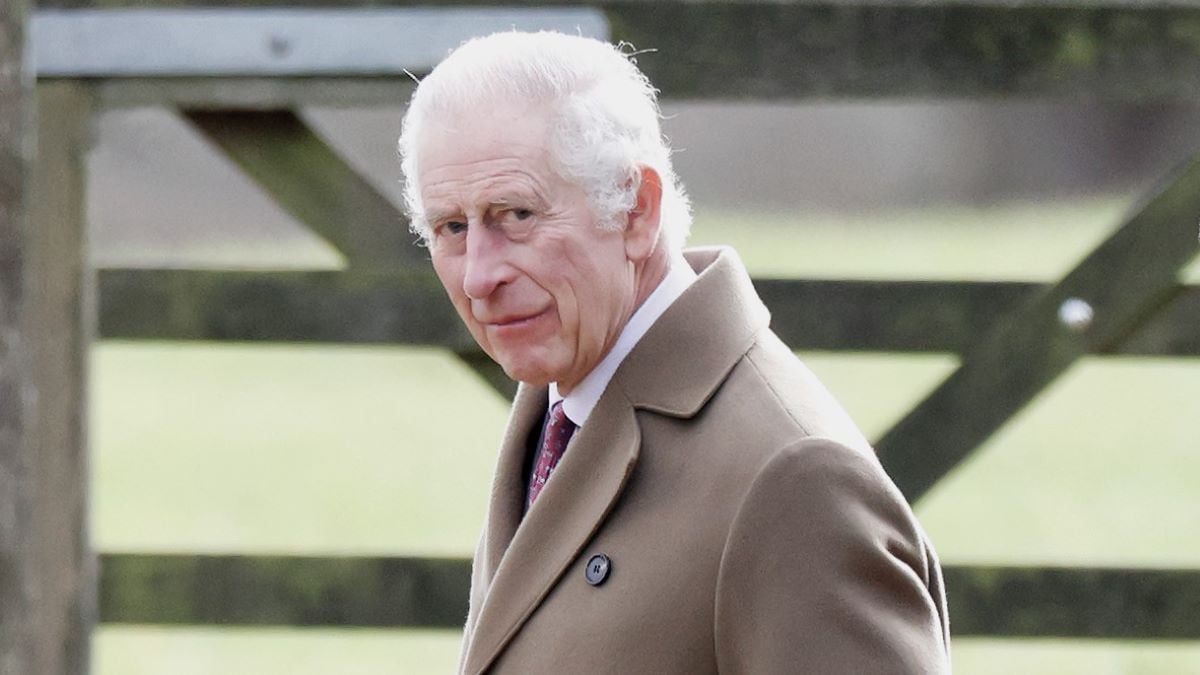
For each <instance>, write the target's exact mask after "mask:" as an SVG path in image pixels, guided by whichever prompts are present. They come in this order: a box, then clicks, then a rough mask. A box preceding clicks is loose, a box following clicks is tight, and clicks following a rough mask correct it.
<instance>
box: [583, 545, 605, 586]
mask: <svg viewBox="0 0 1200 675" xmlns="http://www.w3.org/2000/svg"><path fill="white" fill-rule="evenodd" d="M610 571H612V561H611V560H609V559H608V556H606V555H604V554H603V553H597V554H596V555H594V556H592V557H591V558H590V559H589V560H588V563H587V568H585V569H584V570H583V576H584V577H585V578H586V579H587V582H588V583H589V584H591V585H593V586H599V585H600V584H602V583H604V580H605V579H607V578H608V573H609V572H610Z"/></svg>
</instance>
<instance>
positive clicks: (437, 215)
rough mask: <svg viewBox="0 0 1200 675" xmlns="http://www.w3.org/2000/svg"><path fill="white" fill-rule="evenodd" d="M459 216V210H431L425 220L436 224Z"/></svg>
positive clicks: (427, 212)
mask: <svg viewBox="0 0 1200 675" xmlns="http://www.w3.org/2000/svg"><path fill="white" fill-rule="evenodd" d="M456 215H458V209H439V208H434V209H429V210H427V211H426V212H425V220H426V221H427V222H430V223H436V222H438V221H439V220H446V219H447V218H453V217H454V216H456Z"/></svg>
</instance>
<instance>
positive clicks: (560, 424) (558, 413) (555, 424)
mask: <svg viewBox="0 0 1200 675" xmlns="http://www.w3.org/2000/svg"><path fill="white" fill-rule="evenodd" d="M563 428H570V429H571V430H572V431H574V429H575V423H574V422H572V421H571V419H570V418H569V417H567V411H565V410H563V402H562V401H559V402H557V403H555V404H554V405H552V406H550V420H549V422H548V423H547V424H546V432H547V435H548V434H549V432H550V431H558V430H560V429H563Z"/></svg>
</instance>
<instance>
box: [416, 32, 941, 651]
mask: <svg viewBox="0 0 1200 675" xmlns="http://www.w3.org/2000/svg"><path fill="white" fill-rule="evenodd" d="M400 147H401V153H402V157H403V163H404V170H405V174H406V177H407V183H406V197H407V200H408V205H409V210H410V212H411V216H412V222H413V226H414V229H415V230H416V231H417V232H418V233H420V234H421V236H422V237H423V238H424V240H425V241H426V243H427V245H428V247H429V253H430V256H431V258H432V260H433V266H434V269H435V270H436V272H437V275H438V278H439V279H441V281H442V283H443V284H444V285H445V287H446V292H447V293H448V294H449V296H450V300H451V301H452V302H453V304H454V307H455V309H456V310H457V311H458V314H459V316H460V317H461V318H462V320H463V322H464V323H465V324H466V326H467V328H468V329H469V330H470V332H471V334H472V335H473V336H474V338H475V339H476V340H477V341H478V342H479V345H480V346H481V347H482V348H483V349H484V351H486V352H487V353H488V355H490V356H491V357H492V358H493V359H495V360H496V361H497V362H498V363H499V364H500V365H501V366H503V368H504V371H505V372H506V373H507V374H508V375H509V376H510V377H512V378H513V379H515V380H518V381H519V382H520V383H521V384H520V388H519V390H518V392H517V396H516V400H515V402H514V403H513V408H512V414H511V417H510V418H509V421H508V428H507V430H506V432H505V434H504V438H503V441H502V443H501V447H500V456H499V462H498V466H497V468H496V474H495V480H494V486H493V488H492V494H491V501H490V505H489V507H488V513H487V521H486V523H485V525H484V528H483V534H482V536H481V538H480V542H479V547H478V549H477V551H476V553H475V560H474V568H473V573H472V582H471V597H470V612H469V615H468V617H467V620H466V626H465V629H464V636H463V649H462V659H461V662H460V670H461V671H462V672H465V673H481V672H485V671H486V672H496V673H501V672H502V673H600V672H603V673H688V674H693V673H718V672H719V673H754V674H761V673H800V672H811V673H856V674H861V673H939V672H945V671H948V670H949V665H948V656H947V653H948V642H949V638H948V633H947V619H946V608H945V598H944V592H943V588H942V579H941V572H940V570H939V568H938V562H937V558H936V557H935V555H934V552H933V549H932V548H931V546H930V545H929V542H928V541H927V539H926V537H925V535H924V534H923V533H922V531H921V529H920V526H919V525H918V524H917V522H916V520H915V519H914V517H913V514H912V512H911V511H910V510H909V508H908V506H907V505H906V504H905V502H904V500H903V498H902V496H901V495H900V493H899V491H898V490H897V489H896V488H895V486H894V485H893V484H892V483H891V481H890V480H889V479H888V477H887V476H886V475H885V474H884V472H883V469H882V468H881V467H880V465H879V463H878V461H877V460H876V459H875V456H874V453H873V452H872V450H871V448H870V446H869V445H868V443H867V441H866V440H865V439H864V438H863V436H862V434H861V433H859V431H858V430H857V429H856V428H855V426H854V424H853V423H852V422H851V421H850V419H849V418H848V417H847V415H846V414H845V413H844V412H843V411H842V409H841V408H840V407H839V406H838V404H837V403H836V402H835V401H834V400H833V398H832V397H831V396H830V395H829V393H828V392H827V391H826V390H825V388H824V387H822V385H821V384H820V383H819V382H818V381H817V379H816V378H815V377H814V376H813V375H812V374H811V373H810V372H809V371H808V370H807V369H806V368H805V367H804V366H803V365H802V364H801V363H800V362H799V361H798V360H797V359H796V357H795V356H794V355H793V354H792V352H791V351H790V350H789V349H788V347H787V346H786V345H784V344H783V343H782V342H781V341H780V340H779V339H778V338H777V337H776V336H775V335H774V334H773V333H772V332H771V331H770V329H769V328H768V325H767V324H768V319H769V317H768V314H767V311H766V308H765V307H764V306H763V305H762V303H761V302H760V301H759V299H758V298H757V296H756V295H755V293H754V289H753V287H752V286H751V284H750V279H749V278H748V276H747V274H746V271H745V270H744V269H743V267H742V265H741V263H740V262H739V260H738V258H737V256H736V255H735V254H734V253H733V252H732V251H731V250H728V249H708V250H693V251H687V252H684V251H683V248H682V246H683V242H684V239H685V238H686V235H687V230H688V227H689V223H690V215H689V208H688V202H687V199H686V197H685V195H684V192H683V190H682V188H681V186H680V184H679V181H678V180H677V179H676V177H675V175H674V172H673V171H672V168H671V161H670V153H669V149H668V147H667V145H666V142H665V140H664V139H663V137H662V135H661V132H660V130H659V111H658V107H657V101H656V97H655V92H654V89H653V88H652V87H651V85H650V83H649V82H648V81H647V80H646V78H645V76H644V75H642V73H641V72H640V71H639V70H638V69H637V67H636V65H635V64H634V63H633V61H632V59H631V58H628V57H627V56H626V55H625V54H623V53H622V52H621V51H620V50H619V49H618V48H616V47H613V46H611V45H608V44H605V43H602V42H598V41H595V40H590V39H586V38H581V37H575V36H566V35H560V34H553V33H537V34H525V33H515V32H514V33H503V34H497V35H492V36H490V37H487V38H482V39H478V40H474V41H471V42H468V43H466V44H465V45H463V46H462V47H460V48H459V49H457V50H456V51H454V52H453V53H452V54H451V55H450V56H449V57H447V58H446V59H445V60H444V61H443V62H442V63H441V64H440V65H438V67H437V68H435V69H434V71H433V72H432V73H431V74H430V75H429V76H428V77H427V78H425V80H424V81H422V82H421V84H420V86H418V88H417V91H416V93H415V94H414V95H413V98H412V102H411V105H410V107H409V110H408V113H407V114H406V116H405V119H404V130H403V132H402V135H401V139H400ZM451 403H452V402H446V404H447V405H450V404H451ZM463 415H464V422H463V423H469V417H467V416H469V411H463Z"/></svg>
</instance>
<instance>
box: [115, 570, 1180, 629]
mask: <svg viewBox="0 0 1200 675" xmlns="http://www.w3.org/2000/svg"><path fill="white" fill-rule="evenodd" d="M470 566H471V563H470V560H467V559H465V558H318V557H301V556H203V555H139V554H120V553H109V554H106V555H104V556H103V565H102V570H103V573H102V575H101V621H103V622H104V623H136V624H222V625H237V624H240V625H292V626H315V625H324V626H396V627H427V628H448V629H457V628H461V627H462V623H463V620H464V618H465V616H466V612H467V593H468V590H469V586H470ZM945 574H946V584H947V590H948V593H947V595H948V597H949V599H950V603H951V606H950V615H951V616H952V617H954V621H953V622H952V623H951V626H950V627H951V629H952V630H953V631H954V634H955V635H959V636H965V635H992V636H1046V635H1053V636H1061V637H1107V638H1172V639H1196V638H1200V617H1198V616H1197V614H1196V612H1195V608H1196V606H1197V603H1200V570H1166V569H1121V568H1055V567H968V566H955V565H950V566H947V567H946V568H945Z"/></svg>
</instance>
